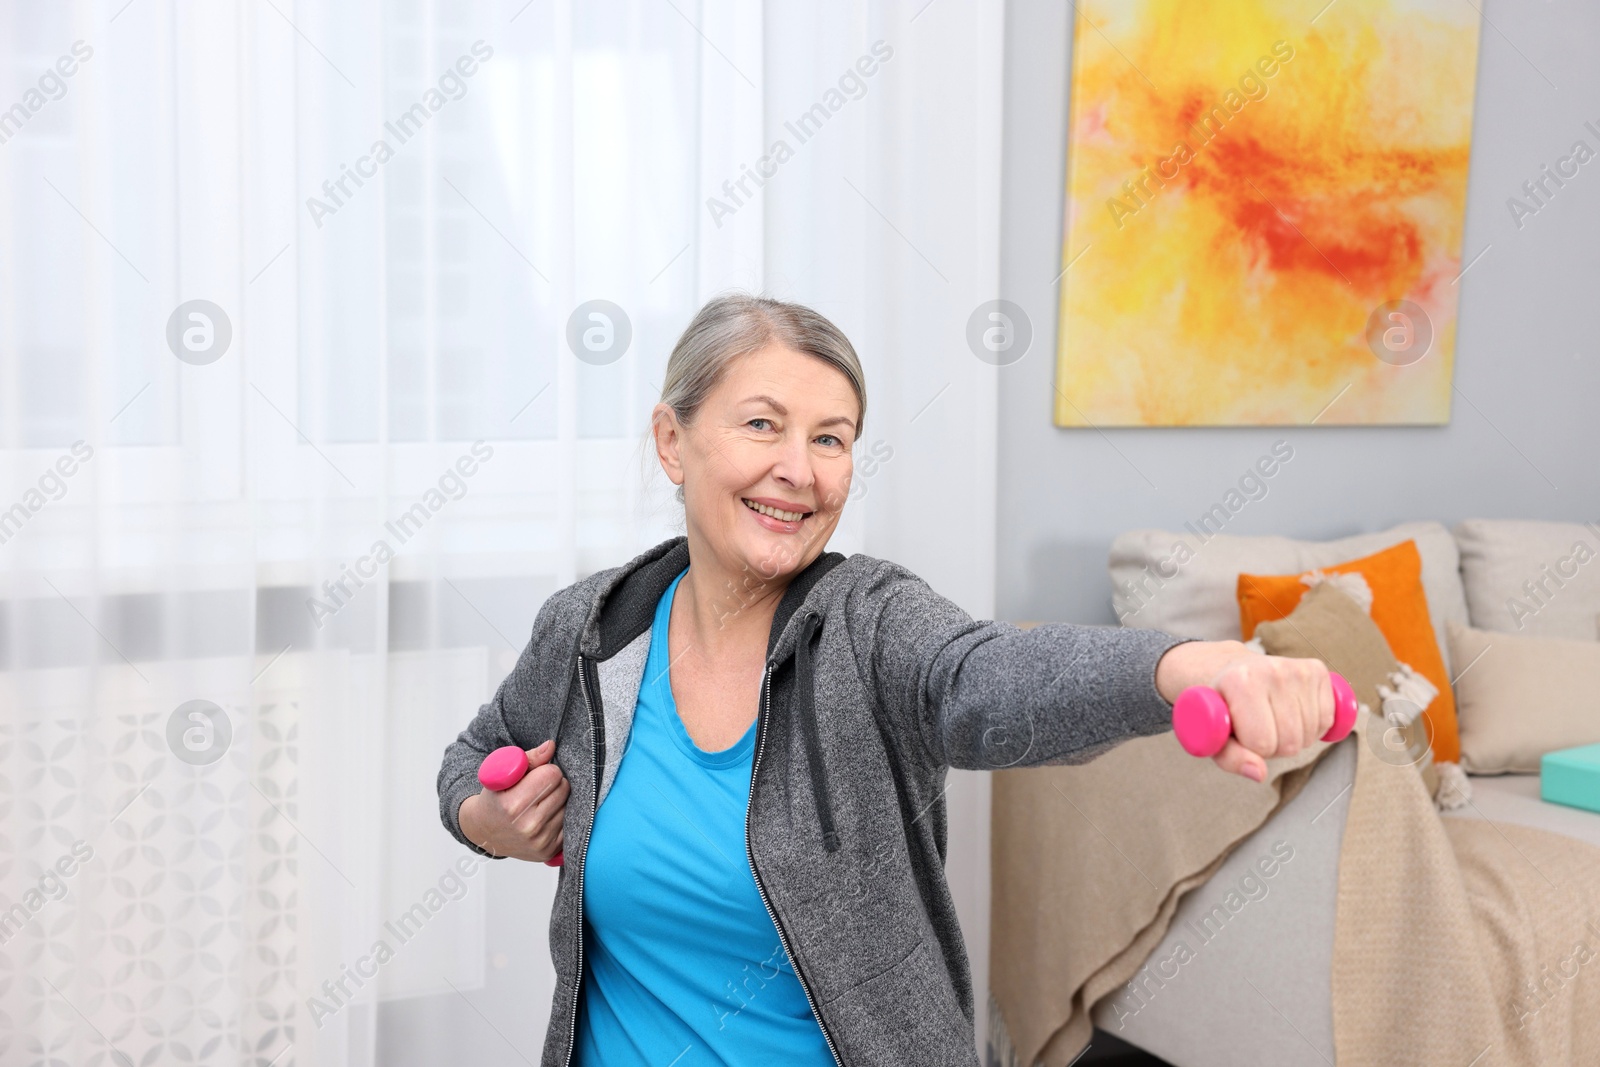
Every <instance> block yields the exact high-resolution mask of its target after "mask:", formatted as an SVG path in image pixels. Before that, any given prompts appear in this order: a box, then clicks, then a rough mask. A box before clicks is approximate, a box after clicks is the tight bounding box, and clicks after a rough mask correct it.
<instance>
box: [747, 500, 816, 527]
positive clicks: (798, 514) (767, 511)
mask: <svg viewBox="0 0 1600 1067" xmlns="http://www.w3.org/2000/svg"><path fill="white" fill-rule="evenodd" d="M744 506H745V507H747V508H749V509H750V510H751V511H759V512H761V514H763V515H770V516H772V517H773V518H774V519H778V520H780V521H782V522H799V521H800V520H801V519H803V518H805V517H806V513H805V512H803V511H779V510H778V509H777V508H769V507H767V505H765V504H757V503H756V502H755V501H754V500H746V501H745V502H744Z"/></svg>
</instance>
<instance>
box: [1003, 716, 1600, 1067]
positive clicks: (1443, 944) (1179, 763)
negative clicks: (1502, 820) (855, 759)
mask: <svg viewBox="0 0 1600 1067" xmlns="http://www.w3.org/2000/svg"><path fill="white" fill-rule="evenodd" d="M1369 726H1371V727H1373V728H1376V729H1382V724H1381V723H1380V722H1379V721H1378V720H1376V719H1369V718H1365V717H1363V721H1362V722H1360V723H1359V724H1358V727H1357V731H1358V734H1360V735H1362V736H1361V737H1360V738H1358V740H1357V742H1356V745H1357V753H1358V754H1357V760H1356V779H1355V785H1354V788H1353V789H1352V791H1351V797H1350V808H1349V813H1348V817H1347V821H1346V825H1345V836H1344V843H1343V850H1342V853H1341V860H1340V869H1339V894H1338V905H1337V914H1336V918H1335V936H1334V969H1333V976H1332V979H1333V982H1332V987H1333V1005H1332V1010H1333V1021H1334V1042H1335V1049H1336V1055H1337V1060H1338V1063H1339V1065H1340V1067H1349V1065H1356V1067H1366V1065H1379V1067H1386V1065H1390V1064H1393V1065H1396V1067H1399V1065H1405V1067H1415V1065H1418V1064H1448V1065H1459V1067H1469V1065H1470V1067H1495V1065H1504V1067H1536V1065H1537V1067H1544V1065H1550V1064H1590V1063H1593V1064H1600V849H1595V848H1593V847H1592V846H1589V845H1585V844H1583V843H1581V842H1578V841H1575V840H1572V839H1569V838H1565V837H1560V836H1557V835H1554V834H1548V833H1545V832H1543V831H1538V830H1532V829H1528V828H1525V827H1517V826H1511V825H1505V824H1491V823H1488V822H1487V821H1477V820H1464V819H1443V820H1441V819H1440V818H1439V816H1438V814H1437V813H1436V812H1435V811H1434V808H1433V804H1432V802H1431V801H1430V799H1429V797H1428V794H1427V792H1426V790H1425V789H1424V787H1423V785H1422V781H1421V777H1420V775H1419V774H1418V773H1417V771H1416V770H1415V769H1414V768H1410V767H1394V766H1391V765H1389V764H1387V763H1385V762H1384V761H1383V760H1381V759H1379V758H1378V756H1377V755H1376V754H1375V752H1374V749H1373V748H1372V747H1371V746H1370V745H1368V743H1367V741H1366V739H1365V737H1364V735H1365V732H1366V730H1367V728H1368V727H1369ZM1326 750H1327V746H1324V745H1317V746H1315V747H1314V748H1312V749H1311V750H1308V751H1307V752H1305V753H1302V754H1301V755H1299V756H1297V757H1295V758H1294V759H1292V760H1287V761H1285V760H1274V761H1271V763H1270V765H1269V769H1270V771H1271V775H1272V776H1271V777H1270V778H1269V782H1268V787H1266V788H1264V787H1261V786H1257V785H1255V784H1253V783H1250V782H1246V781H1243V780H1242V779H1238V778H1234V777H1231V776H1229V775H1225V774H1223V773H1221V772H1220V771H1218V770H1217V769H1216V767H1215V766H1214V765H1212V764H1211V763H1210V761H1207V760H1196V759H1193V758H1191V757H1190V756H1188V755H1187V754H1185V753H1184V752H1183V751H1182V750H1181V749H1180V748H1179V747H1178V745H1177V743H1176V742H1175V741H1174V739H1173V738H1172V736H1171V735H1170V734H1168V735H1162V736H1160V737H1153V738H1144V739H1141V740H1138V741H1133V742H1129V743H1128V744H1125V745H1122V746H1121V747H1119V748H1117V749H1115V750H1113V751H1112V752H1110V753H1107V754H1106V755H1105V756H1102V757H1101V758H1100V759H1098V760H1096V761H1094V762H1093V763H1090V764H1086V765H1084V766H1081V767H1049V768H1037V769H1031V770H1026V771H1006V772H1001V773H998V774H996V775H995V779H994V811H995V821H994V828H993V894H992V921H991V956H990V987H991V992H992V995H993V998H994V1000H995V1002H996V1004H997V1006H998V1008H999V1010H1000V1013H1001V1015H1002V1017H1003V1026H1004V1030H1005V1032H1006V1034H1007V1035H1008V1037H1009V1042H1010V1045H1011V1046H1012V1049H1011V1051H1012V1052H1013V1053H1014V1062H1015V1063H1017V1064H1020V1065H1031V1064H1034V1063H1036V1062H1040V1063H1044V1064H1046V1065H1048V1067H1063V1065H1065V1064H1067V1063H1070V1062H1071V1061H1072V1059H1073V1058H1074V1057H1076V1056H1077V1055H1078V1053H1079V1052H1081V1051H1082V1049H1083V1047H1084V1046H1085V1045H1086V1044H1087V1043H1088V1041H1089V1038H1090V1034H1091V1031H1092V1025H1091V1023H1090V1020H1089V1012H1090V1009H1091V1008H1092V1007H1093V1005H1094V1004H1095V1002H1096V1001H1098V1000H1099V999H1101V998H1102V997H1104V996H1106V995H1107V994H1108V993H1111V992H1113V991H1114V990H1116V989H1118V988H1119V987H1121V986H1122V985H1123V984H1124V983H1125V982H1127V981H1128V980H1129V979H1130V978H1132V977H1133V975H1134V974H1135V973H1136V972H1137V971H1138V969H1139V967H1140V966H1142V965H1143V963H1144V962H1145V958H1146V957H1147V956H1148V955H1149V953H1150V951H1151V950H1152V949H1153V948H1154V947H1155V946H1156V945H1157V944H1158V943H1159V942H1160V940H1161V939H1162V937H1163V936H1164V935H1165V933H1166V930H1167V927H1168V924H1169V923H1170V921H1171V917H1172V914H1173V911H1174V910H1175V909H1176V907H1177V904H1178V901H1179V899H1180V898H1181V897H1182V896H1183V894H1184V893H1186V892H1187V891H1189V890H1190V889H1192V888H1194V887H1196V886H1198V885H1200V884H1202V883H1203V882H1205V880H1206V879H1207V878H1208V877H1209V876H1210V875H1211V873H1212V872H1213V871H1214V870H1215V869H1216V868H1217V867H1218V866H1220V865H1221V863H1222V861H1223V860H1224V859H1226V858H1227V855H1228V853H1229V852H1230V851H1231V850H1232V849H1233V847H1234V846H1235V845H1237V844H1238V843H1239V842H1240V841H1242V840H1243V839H1244V838H1245V837H1247V836H1249V834H1250V833H1252V832H1253V831H1255V830H1256V829H1257V828H1259V827H1260V826H1261V825H1262V824H1263V823H1264V822H1266V821H1267V819H1268V818H1270V817H1271V815H1272V813H1273V812H1274V811H1276V810H1277V809H1278V807H1280V806H1281V805H1282V804H1284V803H1286V802H1287V801H1288V800H1290V799H1291V798H1292V797H1293V795H1294V794H1295V793H1296V792H1298V790H1299V788H1300V787H1301V786H1302V785H1303V784H1304V782H1305V779H1306V777H1307V776H1308V775H1309V774H1310V772H1311V770H1312V769H1313V767H1314V764H1315V761H1316V760H1317V759H1319V758H1320V757H1321V755H1322V754H1323V753H1324V752H1326ZM1249 1039H1250V1035H1248V1034H1241V1035H1240V1041H1241V1043H1243V1044H1246V1045H1247V1044H1248V1042H1249Z"/></svg>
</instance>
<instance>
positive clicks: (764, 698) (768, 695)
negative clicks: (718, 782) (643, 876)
mask: <svg viewBox="0 0 1600 1067" xmlns="http://www.w3.org/2000/svg"><path fill="white" fill-rule="evenodd" d="M771 713H772V665H771V664H770V663H769V664H767V673H766V677H765V678H763V679H762V682H761V704H760V705H759V706H758V707H757V709H756V717H757V724H756V757H755V760H754V761H753V762H752V763H751V764H750V797H749V799H748V800H746V801H745V808H744V854H745V857H746V858H747V859H748V860H749V861H750V873H751V874H752V875H753V876H754V877H755V880H756V892H757V893H759V894H761V903H762V905H763V906H765V907H766V909H767V916H768V917H769V918H771V920H772V926H773V929H775V930H777V931H778V940H779V942H780V943H782V945H783V951H784V954H785V955H786V956H788V957H789V962H790V964H792V965H793V967H794V976H795V978H796V979H798V980H799V982H800V991H801V992H802V993H804V994H805V995H806V1005H807V1006H808V1007H810V1008H811V1014H812V1016H813V1017H814V1018H815V1019H816V1020H817V1026H818V1027H820V1028H821V1029H822V1039H823V1040H824V1041H826V1042H827V1043H828V1051H829V1052H830V1053H831V1054H832V1055H833V1062H834V1063H835V1064H836V1065H837V1067H844V1061H843V1060H842V1059H840V1058H839V1050H838V1049H837V1048H835V1047H834V1044H833V1035H832V1034H830V1033H828V1024H827V1023H825V1022H823V1021H822V1013H821V1012H819V1011H818V1010H817V1002H816V1001H815V1000H814V999H812V996H811V987H810V986H808V985H807V984H806V976H805V975H804V974H802V973H801V971H800V961H799V960H797V959H795V955H794V951H793V950H792V949H790V947H789V938H788V936H787V935H786V934H785V933H784V932H783V924H782V923H780V922H779V921H778V913H777V912H775V911H773V910H772V901H770V900H768V899H767V887H766V886H764V885H763V884H762V883H761V872H760V871H758V870H757V869H756V853H755V849H754V848H752V847H751V844H750V812H751V810H752V809H753V808H754V807H755V797H756V773H757V772H758V771H760V769H761V753H762V751H763V750H764V749H765V748H766V747H767V727H766V722H767V720H768V719H769V718H770V717H771ZM585 851H586V852H587V849H586V850H585ZM578 869H579V871H580V877H579V882H578V884H579V886H580V887H581V886H582V884H583V881H582V876H581V872H582V870H583V867H582V864H581V863H580V864H579V868H578ZM579 914H580V916H581V914H582V913H581V912H580V913H579ZM579 960H580V966H581V961H582V957H581V955H580V957H579ZM573 1018H574V1020H576V1018H577V1016H576V1015H574V1016H573Z"/></svg>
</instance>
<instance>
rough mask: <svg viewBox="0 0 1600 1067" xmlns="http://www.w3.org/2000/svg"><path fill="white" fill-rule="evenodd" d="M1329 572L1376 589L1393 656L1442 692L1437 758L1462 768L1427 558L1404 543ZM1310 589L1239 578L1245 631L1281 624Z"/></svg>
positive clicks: (1286, 577)
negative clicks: (1427, 586) (1426, 579)
mask: <svg viewBox="0 0 1600 1067" xmlns="http://www.w3.org/2000/svg"><path fill="white" fill-rule="evenodd" d="M1320 569H1321V570H1322V571H1324V572H1328V573H1334V574H1349V573H1350V572H1351V571H1360V572H1361V575H1362V577H1364V578H1366V580H1367V585H1368V586H1370V587H1371V588H1372V621H1373V622H1375V623H1377V624H1378V629H1380V630H1382V631H1383V636H1384V640H1386V641H1388V642H1389V650H1390V651H1391V652H1393V653H1394V656H1395V658H1396V659H1398V660H1400V661H1401V662H1402V663H1408V664H1410V665H1411V666H1412V667H1413V668H1414V669H1415V670H1416V672H1417V673H1418V674H1420V675H1422V676H1423V677H1425V678H1427V679H1428V681H1430V682H1432V683H1433V684H1434V686H1435V687H1436V688H1437V689H1438V690H1439V695H1438V696H1436V697H1434V698H1433V703H1431V704H1429V705H1428V706H1427V707H1426V708H1424V709H1423V712H1422V715H1423V717H1424V718H1425V719H1427V721H1428V732H1429V734H1430V735H1431V736H1432V738H1433V758H1434V759H1435V760H1436V761H1438V762H1440V763H1459V762H1460V760H1461V735H1460V732H1459V731H1458V729H1457V727H1456V699H1455V694H1454V693H1453V692H1451V690H1450V675H1449V672H1448V671H1446V670H1445V666H1444V657H1443V656H1441V655H1440V654H1439V642H1438V640H1437V639H1436V638H1435V636H1434V633H1433V623H1432V622H1431V621H1429V619H1428V598H1427V596H1426V594H1424V593H1423V591H1422V557H1421V556H1420V555H1418V553H1417V545H1416V542H1415V541H1402V542H1401V543H1400V544H1398V545H1395V546H1393V547H1392V548H1386V549H1384V550H1383V551H1382V552H1375V553H1373V554H1372V555H1370V556H1365V557H1363V558H1361V559H1353V560H1350V561H1349V562H1348V563H1340V564H1336V565H1335V566H1332V567H1322V568H1320ZM1307 588H1308V587H1307V586H1306V585H1305V584H1304V583H1303V582H1301V581H1300V575H1298V574H1269V575H1262V574H1241V575H1239V585H1238V597H1239V630H1240V632H1241V633H1243V634H1244V640H1246V641H1248V640H1250V638H1251V636H1253V635H1254V634H1255V632H1256V627H1257V626H1258V625H1259V624H1261V623H1263V622H1271V621H1274V620H1277V619H1281V618H1283V617H1284V616H1286V615H1288V614H1289V613H1290V612H1291V611H1293V610H1294V609H1295V606H1296V605H1297V604H1299V603H1300V598H1301V597H1302V596H1304V595H1305V593H1306V590H1307Z"/></svg>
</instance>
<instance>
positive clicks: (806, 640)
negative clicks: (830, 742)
mask: <svg viewBox="0 0 1600 1067" xmlns="http://www.w3.org/2000/svg"><path fill="white" fill-rule="evenodd" d="M820 629H822V616H821V615H818V614H817V613H816V612H814V611H810V612H807V613H806V614H805V616H804V617H803V618H802V619H801V620H800V641H799V644H798V645H796V647H795V655H794V671H795V701H796V703H795V717H796V719H797V720H798V721H799V723H800V736H801V739H802V740H803V741H804V743H805V746H806V763H807V765H808V767H809V769H810V772H811V790H812V792H813V793H815V794H816V797H817V823H818V825H819V826H820V827H821V829H822V847H823V849H824V850H825V851H828V852H837V851H839V835H838V833H837V832H836V831H835V830H834V828H833V801H832V800H830V799H829V795H828V774H827V771H826V770H825V769H824V768H823V766H822V741H821V738H820V737H819V736H818V733H817V713H816V694H815V692H814V691H813V688H812V687H813V686H814V685H815V684H816V672H815V670H814V669H813V667H812V663H811V639H812V637H814V636H815V635H816V633H817V631H818V630H820Z"/></svg>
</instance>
